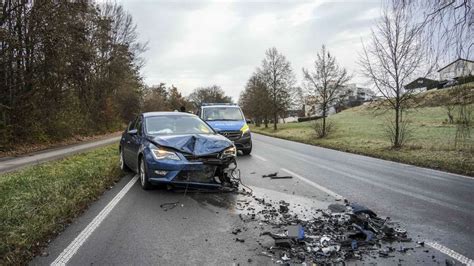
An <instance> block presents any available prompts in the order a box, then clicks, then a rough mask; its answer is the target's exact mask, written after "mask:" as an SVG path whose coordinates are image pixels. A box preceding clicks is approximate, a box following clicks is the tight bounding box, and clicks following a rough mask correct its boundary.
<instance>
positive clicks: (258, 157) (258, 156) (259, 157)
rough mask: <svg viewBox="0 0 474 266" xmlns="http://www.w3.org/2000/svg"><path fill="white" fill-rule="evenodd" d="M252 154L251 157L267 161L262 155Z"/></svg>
mask: <svg viewBox="0 0 474 266" xmlns="http://www.w3.org/2000/svg"><path fill="white" fill-rule="evenodd" d="M252 156H253V157H255V158H257V159H259V160H262V161H264V162H266V161H267V159H265V158H263V157H262V156H260V155H257V154H252Z"/></svg>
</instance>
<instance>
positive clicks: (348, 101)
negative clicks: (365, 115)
mask: <svg viewBox="0 0 474 266" xmlns="http://www.w3.org/2000/svg"><path fill="white" fill-rule="evenodd" d="M374 97H375V93H374V92H373V91H372V90H370V89H367V88H362V87H358V86H357V85H356V84H354V83H351V84H347V85H344V86H343V90H342V92H341V94H340V96H339V100H338V101H337V102H336V103H335V104H334V105H333V106H330V107H329V109H328V113H327V115H332V114H335V113H337V112H339V111H340V110H343V109H346V108H348V107H354V106H358V105H361V104H362V103H364V102H367V101H372V100H373V98H374ZM317 102H318V97H317V96H308V97H307V98H306V99H305V106H304V115H305V116H321V115H322V112H321V110H320V108H319V105H318V104H317Z"/></svg>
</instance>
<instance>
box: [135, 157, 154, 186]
mask: <svg viewBox="0 0 474 266" xmlns="http://www.w3.org/2000/svg"><path fill="white" fill-rule="evenodd" d="M138 174H139V175H140V185H141V186H142V188H143V189H144V190H149V189H151V188H152V184H151V183H150V181H148V176H147V173H146V167H145V160H143V159H140V169H139V171H138Z"/></svg>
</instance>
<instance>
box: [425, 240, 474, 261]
mask: <svg viewBox="0 0 474 266" xmlns="http://www.w3.org/2000/svg"><path fill="white" fill-rule="evenodd" d="M426 245H428V246H430V247H432V248H434V249H436V250H438V251H439V252H441V253H444V254H446V255H448V256H450V257H451V258H453V259H456V260H458V261H459V262H461V263H464V264H466V265H468V266H474V260H472V259H470V258H468V257H466V256H464V255H462V254H459V253H457V252H456V251H454V250H452V249H450V248H447V247H445V246H443V245H441V244H438V243H436V242H427V243H426Z"/></svg>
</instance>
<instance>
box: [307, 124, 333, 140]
mask: <svg viewBox="0 0 474 266" xmlns="http://www.w3.org/2000/svg"><path fill="white" fill-rule="evenodd" d="M312 127H313V130H314V132H315V133H316V137H318V138H324V137H327V136H329V134H331V133H332V132H333V131H334V130H335V124H334V123H333V122H331V121H328V120H326V131H324V130H323V121H314V123H312Z"/></svg>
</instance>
